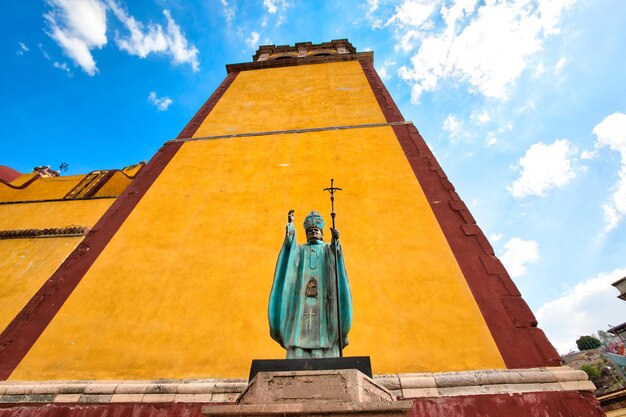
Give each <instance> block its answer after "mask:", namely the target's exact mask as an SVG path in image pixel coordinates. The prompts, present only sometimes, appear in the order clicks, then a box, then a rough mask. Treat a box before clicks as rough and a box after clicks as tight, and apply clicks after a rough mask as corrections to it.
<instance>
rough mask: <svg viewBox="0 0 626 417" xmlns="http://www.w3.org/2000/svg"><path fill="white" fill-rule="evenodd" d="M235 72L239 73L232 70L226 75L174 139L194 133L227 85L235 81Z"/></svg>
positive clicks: (226, 88) (186, 137)
mask: <svg viewBox="0 0 626 417" xmlns="http://www.w3.org/2000/svg"><path fill="white" fill-rule="evenodd" d="M237 74H239V71H233V72H230V73H229V74H228V75H227V76H226V78H225V79H224V81H222V83H221V84H220V86H219V87H217V90H215V92H214V93H213V94H211V97H209V99H208V100H207V101H206V102H205V103H204V105H203V106H202V107H200V110H198V112H197V113H196V114H195V116H193V117H192V118H191V120H190V121H189V123H187V126H185V128H184V129H183V130H182V131H181V132H180V133H179V134H178V136H176V139H188V138H191V137H192V136H193V135H194V133H196V131H197V130H198V128H199V127H200V125H201V124H202V122H204V119H206V117H207V116H208V115H209V113H210V112H211V110H213V108H214V107H215V105H216V104H217V102H218V101H219V99H220V98H222V96H223V95H224V93H225V92H226V90H228V87H230V85H231V84H232V83H233V81H235V78H237Z"/></svg>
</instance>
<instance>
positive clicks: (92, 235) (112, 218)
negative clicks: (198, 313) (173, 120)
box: [0, 73, 236, 380]
mask: <svg viewBox="0 0 626 417" xmlns="http://www.w3.org/2000/svg"><path fill="white" fill-rule="evenodd" d="M235 76H236V74H235V75H233V74H232V73H231V74H229V75H228V76H227V77H226V79H225V80H224V81H223V82H222V84H221V85H220V87H219V88H218V89H217V90H216V91H215V93H213V95H211V97H210V98H209V100H207V102H206V103H205V104H204V105H203V106H202V108H201V109H200V111H198V113H197V114H196V115H195V116H194V117H193V119H192V120H191V121H190V122H189V123H188V124H187V126H186V127H185V129H183V131H182V132H181V135H183V133H185V134H187V133H190V132H191V133H190V134H191V135H193V132H195V129H197V127H198V126H200V124H201V123H202V120H204V118H205V117H206V115H208V114H209V113H210V111H211V110H212V109H213V107H215V104H216V103H217V102H218V100H219V99H220V98H221V97H222V95H223V94H224V92H225V91H226V89H227V88H228V86H229V85H230V84H231V83H232V81H233V80H234V78H235ZM200 119H202V120H200ZM181 135H179V137H180V136H181ZM182 145H183V142H168V143H166V144H165V145H163V147H162V148H161V149H159V151H158V152H157V153H156V155H155V156H154V157H153V158H152V159H151V160H150V162H149V163H148V164H147V165H146V166H145V167H143V168H142V169H141V171H140V172H139V173H138V174H137V177H136V178H135V180H134V181H133V182H132V183H131V184H130V185H129V186H128V187H127V188H126V190H124V192H123V193H122V194H121V195H120V196H119V197H118V199H117V200H116V201H115V203H113V205H111V207H110V208H109V209H108V210H107V211H106V213H105V214H104V215H103V216H102V218H100V220H99V221H98V222H97V223H96V225H95V226H94V227H93V228H92V229H91V231H90V232H89V233H88V234H87V236H85V239H84V240H83V241H82V242H81V243H80V244H79V245H78V247H77V248H76V249H75V250H74V251H73V252H72V253H71V254H70V255H69V256H68V257H67V259H65V261H64V262H63V263H62V264H61V266H60V267H59V268H58V269H57V270H56V271H55V272H54V273H53V274H52V276H51V277H50V278H49V279H48V280H47V281H46V282H45V283H44V284H43V286H42V287H41V288H40V289H39V290H38V291H37V292H36V293H35V295H34V296H33V297H32V298H31V299H30V301H29V302H28V303H27V304H26V305H25V306H24V308H23V309H22V310H21V311H20V312H19V313H18V314H17V316H16V317H15V318H14V319H13V321H11V323H10V324H9V325H8V326H7V328H6V329H4V331H3V332H2V333H1V334H0V380H5V379H7V378H8V377H9V376H10V375H11V373H12V372H13V371H14V370H15V368H16V367H17V366H18V365H19V363H20V362H21V361H22V359H24V357H25V356H26V354H27V353H28V351H29V350H30V349H31V347H32V346H33V345H34V344H35V342H36V341H37V339H38V338H39V336H41V334H42V333H43V331H44V330H45V329H46V327H47V326H48V324H49V323H50V322H51V321H52V319H53V318H54V316H55V315H56V314H57V312H58V311H59V310H60V308H61V306H62V305H63V304H64V303H65V301H66V300H67V299H68V297H69V296H70V294H71V293H72V291H74V289H75V288H76V286H77V285H78V284H79V283H80V280H81V279H82V278H83V276H84V275H85V273H86V272H87V271H88V270H89V268H90V267H91V265H93V263H94V262H95V261H96V259H97V258H98V256H99V255H100V253H102V251H103V250H104V248H105V247H106V245H107V244H108V243H109V241H110V240H111V239H112V238H113V236H114V235H115V233H116V232H117V231H118V230H119V228H120V227H121V226H122V224H123V223H124V221H125V220H126V218H127V217H128V216H129V215H130V213H131V212H132V211H133V209H134V208H135V207H136V206H137V204H138V203H139V201H140V200H141V198H142V197H143V196H144V194H145V193H146V192H147V191H148V189H149V188H150V186H151V185H152V184H153V183H154V181H155V180H156V179H157V178H158V176H159V175H160V174H161V172H162V171H163V169H164V168H165V167H166V166H167V164H168V163H169V162H170V161H171V160H172V158H173V157H174V155H176V152H177V151H178V150H179V149H180V147H181V146H182Z"/></svg>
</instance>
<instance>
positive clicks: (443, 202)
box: [361, 62, 561, 368]
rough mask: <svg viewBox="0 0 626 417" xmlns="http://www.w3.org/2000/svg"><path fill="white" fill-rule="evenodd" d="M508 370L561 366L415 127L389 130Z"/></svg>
mask: <svg viewBox="0 0 626 417" xmlns="http://www.w3.org/2000/svg"><path fill="white" fill-rule="evenodd" d="M361 65H362V66H363V70H364V73H365V75H366V77H367V78H368V80H369V82H370V86H371V87H372V89H373V90H374V95H375V96H376V99H377V100H378V103H379V105H380V106H381V109H382V110H383V113H384V114H385V117H387V121H399V120H397V118H398V117H402V116H401V115H400V112H399V111H396V110H394V108H395V109H397V106H396V105H395V103H394V101H393V99H392V98H391V96H390V95H389V92H388V91H387V89H386V88H384V85H383V84H382V81H381V80H380V78H379V77H378V75H377V74H376V71H375V70H374V69H373V67H372V66H371V64H369V63H367V62H361ZM393 130H394V132H395V134H396V137H397V138H398V141H399V142H400V146H401V147H402V150H403V151H404V153H405V155H406V157H407V160H408V162H409V164H410V165H411V168H412V169H413V172H414V173H415V176H416V177H417V180H418V182H419V183H420V186H421V187H422V190H423V191H424V194H425V195H426V198H427V199H428V202H429V204H430V207H431V208H432V210H433V212H434V214H435V217H436V218H437V221H438V222H439V225H440V227H441V229H442V231H443V233H444V235H445V237H446V239H447V241H448V244H449V245H450V248H451V249H452V252H453V253H454V256H455V258H456V260H457V263H458V264H459V267H460V268H461V271H462V272H463V275H464V276H465V279H466V281H467V284H468V286H469V288H470V290H471V291H472V294H473V296H474V298H475V300H476V303H477V304H478V307H479V309H480V311H481V313H482V315H483V318H484V319H485V322H486V323H487V326H488V327H489V330H490V332H491V335H492V336H493V338H494V341H495V342H496V345H497V346H498V349H499V351H500V354H501V355H502V358H503V359H504V362H505V364H506V366H507V367H508V368H532V367H538V366H556V365H560V363H561V360H560V357H559V355H558V353H557V352H556V350H555V349H554V347H553V346H552V345H551V344H550V342H549V341H548V339H547V338H546V337H545V335H544V333H543V331H541V330H540V329H538V328H537V327H536V326H537V321H536V320H535V317H534V315H533V313H532V312H531V311H530V309H529V308H528V305H527V304H526V302H525V301H524V300H523V299H522V298H521V295H520V293H519V291H518V290H517V287H516V286H515V284H514V283H513V281H512V280H511V278H510V277H509V275H508V273H507V272H506V270H505V268H504V266H503V265H502V263H501V262H500V261H499V260H498V258H496V257H495V255H494V252H493V248H492V247H491V245H490V244H489V241H488V240H487V238H486V237H485V235H484V234H483V232H482V231H481V230H480V227H478V225H476V222H475V220H474V218H473V216H472V215H471V213H470V212H469V210H468V208H467V206H466V205H465V203H464V202H463V201H462V200H461V198H460V197H459V195H458V194H457V193H456V191H455V190H454V186H453V185H452V183H451V182H450V181H449V180H448V178H447V176H446V174H445V173H444V172H443V170H442V169H441V167H440V166H439V164H438V162H437V160H436V159H435V157H434V155H433V154H432V152H431V151H430V149H429V148H428V145H426V142H425V141H424V139H423V138H422V136H421V135H420V134H419V132H418V131H417V129H416V128H415V126H413V125H412V124H410V125H401V126H393Z"/></svg>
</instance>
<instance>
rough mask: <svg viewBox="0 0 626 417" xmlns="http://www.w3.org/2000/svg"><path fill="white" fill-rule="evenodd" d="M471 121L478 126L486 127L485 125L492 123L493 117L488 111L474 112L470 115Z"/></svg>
mask: <svg viewBox="0 0 626 417" xmlns="http://www.w3.org/2000/svg"><path fill="white" fill-rule="evenodd" d="M470 119H472V121H473V122H474V123H476V124H477V125H484V124H485V123H489V122H490V121H491V116H490V115H489V113H488V112H487V110H483V111H482V112H480V113H479V112H477V111H473V112H472V114H470Z"/></svg>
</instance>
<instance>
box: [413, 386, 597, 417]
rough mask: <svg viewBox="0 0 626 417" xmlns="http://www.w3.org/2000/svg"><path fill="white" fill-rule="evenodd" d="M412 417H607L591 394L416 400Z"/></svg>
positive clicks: (560, 392)
mask: <svg viewBox="0 0 626 417" xmlns="http://www.w3.org/2000/svg"><path fill="white" fill-rule="evenodd" d="M410 416H411V417H423V416H428V417H448V416H454V417H476V416H485V417H486V416H493V417H504V416H506V417H529V416H532V417H556V416H559V417H581V416H585V417H605V414H604V411H603V410H602V407H600V404H599V403H598V400H597V399H596V397H595V396H594V395H593V393H592V392H590V391H549V392H528V393H523V394H520V393H517V394H515V393H511V394H493V395H463V396H450V397H436V398H418V399H414V400H413V410H411V413H410Z"/></svg>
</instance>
